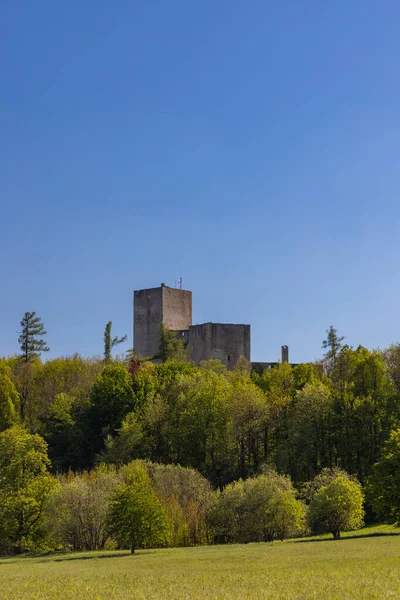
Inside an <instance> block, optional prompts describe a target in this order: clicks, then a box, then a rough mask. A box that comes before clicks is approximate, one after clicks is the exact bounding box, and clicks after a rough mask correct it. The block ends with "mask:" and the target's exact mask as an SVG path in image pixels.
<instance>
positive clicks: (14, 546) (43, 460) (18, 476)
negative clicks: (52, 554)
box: [0, 426, 54, 553]
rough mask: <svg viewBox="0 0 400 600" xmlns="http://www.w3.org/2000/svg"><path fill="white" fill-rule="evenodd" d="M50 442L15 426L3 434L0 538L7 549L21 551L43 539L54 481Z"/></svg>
mask: <svg viewBox="0 0 400 600" xmlns="http://www.w3.org/2000/svg"><path fill="white" fill-rule="evenodd" d="M49 466H50V461H49V459H48V457H47V445H46V443H45V441H44V440H43V438H41V437H40V436H39V435H32V434H29V433H28V432H27V431H25V430H24V429H23V428H22V427H19V426H14V427H12V428H10V429H7V430H6V431H4V432H3V433H1V434H0V539H1V543H2V545H3V550H13V551H14V552H16V553H20V552H21V551H22V550H23V549H24V548H25V547H29V544H30V543H32V542H35V541H37V540H38V539H40V536H41V525H42V521H43V515H44V508H45V503H46V500H47V498H48V496H49V495H50V493H51V491H52V489H53V487H54V481H53V480H52V478H51V477H50V476H49V474H48V468H49Z"/></svg>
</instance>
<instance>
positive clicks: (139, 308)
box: [133, 284, 192, 357]
mask: <svg viewBox="0 0 400 600" xmlns="http://www.w3.org/2000/svg"><path fill="white" fill-rule="evenodd" d="M133 300H134V309H133V313H134V314H133V323H134V330H133V346H134V350H135V352H136V354H139V356H142V357H151V356H154V355H155V354H157V352H158V350H159V346H160V325H161V323H164V325H165V326H166V327H167V328H168V329H172V330H174V331H175V330H188V329H189V326H190V325H191V324H192V292H190V291H188V290H181V289H175V288H169V287H167V286H166V285H164V284H161V287H158V288H150V289H147V290H136V291H135V292H134V293H133Z"/></svg>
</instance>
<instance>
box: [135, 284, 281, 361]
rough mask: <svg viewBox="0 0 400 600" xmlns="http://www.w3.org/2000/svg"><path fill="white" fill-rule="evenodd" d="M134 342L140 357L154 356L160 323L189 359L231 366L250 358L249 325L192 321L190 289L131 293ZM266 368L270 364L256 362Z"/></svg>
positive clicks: (157, 347)
mask: <svg viewBox="0 0 400 600" xmlns="http://www.w3.org/2000/svg"><path fill="white" fill-rule="evenodd" d="M133 322H134V331H133V340H134V341H133V345H134V350H135V352H136V354H138V355H139V356H142V357H149V356H155V355H156V354H157V353H158V351H159V345H160V326H161V323H164V325H165V327H167V328H168V329H170V330H172V331H176V334H177V336H179V337H181V338H182V340H183V342H184V344H185V346H186V347H187V348H189V350H190V358H191V359H192V360H193V361H194V362H195V363H196V364H199V363H200V361H202V360H210V359H212V358H218V359H219V360H221V361H222V362H223V363H224V364H225V365H226V366H227V368H228V369H233V367H234V366H235V364H236V363H237V361H238V360H239V358H240V357H241V356H244V357H245V358H246V359H247V360H249V361H250V325H243V324H242V325H236V324H232V323H203V324H201V325H193V324H192V292H190V291H188V290H182V289H179V288H178V289H177V288H170V287H168V286H166V285H165V284H164V283H162V284H161V286H160V287H158V288H150V289H146V290H136V291H135V292H134V293H133ZM288 360H289V356H288V347H287V346H282V362H288ZM257 364H258V365H259V366H260V368H262V369H265V368H268V367H269V366H272V365H273V363H257Z"/></svg>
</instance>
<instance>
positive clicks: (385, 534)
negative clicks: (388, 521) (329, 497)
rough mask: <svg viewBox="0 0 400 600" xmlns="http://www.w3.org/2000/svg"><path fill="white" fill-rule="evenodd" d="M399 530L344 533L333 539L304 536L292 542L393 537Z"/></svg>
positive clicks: (397, 534)
mask: <svg viewBox="0 0 400 600" xmlns="http://www.w3.org/2000/svg"><path fill="white" fill-rule="evenodd" d="M399 535H400V532H398V531H392V532H391V531H387V532H386V531H382V532H380V533H378V532H377V533H363V534H359V535H357V534H356V535H346V536H345V537H341V538H340V539H339V540H335V539H334V538H333V537H329V538H311V539H310V538H304V539H303V540H293V543H294V544H311V543H313V542H341V541H344V540H362V539H366V538H377V537H393V536H399Z"/></svg>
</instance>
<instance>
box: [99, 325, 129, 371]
mask: <svg viewBox="0 0 400 600" xmlns="http://www.w3.org/2000/svg"><path fill="white" fill-rule="evenodd" d="M111 328H112V321H108V323H107V325H106V328H105V330H104V360H105V362H107V363H108V362H110V360H111V351H112V349H113V348H114V346H117V345H118V344H122V342H125V340H126V339H127V337H128V336H127V335H123V336H122V337H121V338H119V337H117V336H115V337H114V338H113V337H111Z"/></svg>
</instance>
